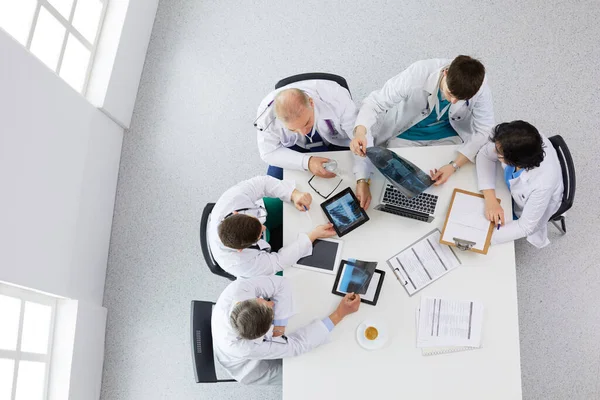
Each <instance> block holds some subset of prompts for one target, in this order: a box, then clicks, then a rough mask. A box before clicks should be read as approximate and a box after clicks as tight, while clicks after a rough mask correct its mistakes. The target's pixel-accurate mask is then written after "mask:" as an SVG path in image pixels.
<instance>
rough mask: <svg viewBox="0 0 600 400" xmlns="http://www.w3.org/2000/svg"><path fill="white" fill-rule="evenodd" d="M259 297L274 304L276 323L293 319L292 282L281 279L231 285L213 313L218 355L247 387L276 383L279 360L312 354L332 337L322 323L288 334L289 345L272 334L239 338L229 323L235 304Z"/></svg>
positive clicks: (275, 278) (222, 363) (258, 279)
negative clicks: (252, 337)
mask: <svg viewBox="0 0 600 400" xmlns="http://www.w3.org/2000/svg"><path fill="white" fill-rule="evenodd" d="M257 297H262V298H270V299H271V300H273V301H274V302H275V307H274V312H275V320H278V319H287V318H290V317H291V316H292V315H293V313H294V310H293V301H292V290H291V288H290V284H289V282H288V281H287V280H286V279H285V278H283V277H280V276H261V277H254V278H249V279H241V280H240V279H238V280H237V281H235V282H232V283H231V284H230V285H229V286H228V287H227V288H226V289H225V290H224V291H223V293H222V294H221V296H219V300H217V304H216V305H215V307H214V308H213V314H212V337H213V347H214V351H215V356H216V358H217V360H218V361H219V363H220V364H221V365H222V366H223V367H224V368H225V369H226V370H227V371H228V372H229V374H230V375H231V376H232V377H233V378H234V379H236V380H237V381H239V382H241V383H245V384H269V383H274V382H277V381H278V377H279V375H280V374H281V368H282V367H281V362H280V361H278V360H279V359H281V358H284V357H294V356H297V355H300V354H302V353H305V352H307V351H310V350H312V349H313V348H315V347H317V346H319V345H321V344H323V343H325V342H326V341H327V340H328V337H329V329H327V327H326V326H325V324H324V323H323V322H322V321H319V320H316V321H314V322H312V323H311V324H309V325H307V326H305V327H303V328H301V329H298V330H297V331H295V332H293V333H287V332H286V334H287V339H288V340H287V343H286V342H285V341H284V340H283V338H272V333H271V331H270V332H269V333H267V335H265V336H264V337H261V338H259V339H256V340H247V339H242V338H240V337H238V335H237V332H236V331H235V329H234V328H233V327H232V326H231V323H230V322H229V316H230V315H231V311H232V310H233V307H234V306H235V304H236V303H238V302H240V301H244V300H248V299H253V298H257ZM265 339H266V341H265ZM271 340H273V341H271Z"/></svg>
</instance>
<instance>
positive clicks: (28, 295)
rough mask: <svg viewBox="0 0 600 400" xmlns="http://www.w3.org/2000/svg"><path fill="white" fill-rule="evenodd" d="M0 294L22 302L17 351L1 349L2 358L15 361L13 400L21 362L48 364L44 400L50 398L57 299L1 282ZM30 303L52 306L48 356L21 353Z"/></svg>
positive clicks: (0, 356)
mask: <svg viewBox="0 0 600 400" xmlns="http://www.w3.org/2000/svg"><path fill="white" fill-rule="evenodd" d="M0 294H3V295H6V296H9V297H14V298H17V299H20V300H21V312H20V315H19V335H18V337H17V350H3V349H0V358H7V359H10V360H13V361H14V362H15V364H14V370H13V385H12V394H11V400H14V399H15V397H16V394H17V378H18V374H19V362H20V361H38V362H44V363H46V373H45V376H44V397H43V398H44V399H47V398H48V387H49V382H50V362H51V361H52V344H53V342H54V324H55V321H56V305H57V298H56V297H52V296H49V295H45V294H42V293H37V292H34V291H31V290H26V289H21V288H19V287H16V286H10V285H6V284H4V283H2V282H0ZM26 301H30V302H33V303H38V304H43V305H46V306H50V309H51V314H50V331H49V336H48V348H47V349H46V354H37V353H29V352H24V351H21V339H22V336H23V320H24V318H25V302H26Z"/></svg>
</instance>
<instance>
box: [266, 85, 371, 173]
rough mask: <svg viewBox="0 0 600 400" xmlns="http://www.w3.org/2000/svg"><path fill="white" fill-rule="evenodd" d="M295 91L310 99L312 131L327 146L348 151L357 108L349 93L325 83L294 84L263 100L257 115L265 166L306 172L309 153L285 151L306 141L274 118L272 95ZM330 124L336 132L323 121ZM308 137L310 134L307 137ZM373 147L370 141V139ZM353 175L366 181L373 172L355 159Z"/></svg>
mask: <svg viewBox="0 0 600 400" xmlns="http://www.w3.org/2000/svg"><path fill="white" fill-rule="evenodd" d="M290 88H296V89H300V90H303V91H304V92H306V94H308V96H310V97H311V98H312V99H313V102H314V107H315V121H316V126H315V130H316V131H317V132H319V135H320V136H321V138H323V139H324V140H325V141H326V142H329V143H330V144H334V145H337V146H344V147H349V146H350V141H351V140H352V137H353V136H352V130H353V129H354V121H355V120H356V113H357V108H356V104H354V101H353V100H352V98H350V93H349V92H348V91H347V90H346V89H345V88H343V87H342V86H340V85H338V84H337V83H336V82H333V81H328V80H308V81H300V82H294V83H291V84H289V85H287V86H284V87H282V88H279V89H277V90H274V91H273V92H271V93H269V94H268V95H267V97H265V98H264V99H263V101H262V102H261V103H260V106H259V107H258V111H257V118H258V119H257V121H256V123H257V125H258V128H262V129H264V127H267V128H266V129H265V130H264V131H261V130H260V129H257V139H258V151H259V153H260V157H261V158H262V159H263V161H265V162H266V163H268V164H270V165H274V166H277V167H281V168H287V169H296V170H305V171H306V170H308V160H309V159H310V156H311V154H310V153H299V152H296V151H294V150H291V149H288V147H291V146H293V145H295V144H297V145H299V146H300V147H303V145H304V144H305V143H310V141H308V139H307V137H306V136H304V135H301V134H299V133H296V132H292V131H290V130H288V129H287V128H286V127H285V125H284V124H283V123H282V122H281V121H280V120H278V119H277V118H276V116H275V105H274V104H271V105H270V106H269V103H271V102H272V101H273V99H274V98H275V95H277V93H279V92H280V91H282V90H285V89H290ZM326 119H329V120H331V121H332V122H333V125H334V127H335V132H332V131H331V130H330V128H329V126H328V125H327V124H326V123H325V120H326ZM309 135H310V133H309ZM370 144H371V145H372V144H373V138H370ZM353 171H354V174H355V176H356V179H362V178H365V179H366V178H369V177H370V176H371V174H372V172H373V170H372V165H371V163H370V161H369V160H368V159H367V158H365V157H359V156H355V157H354V169H353Z"/></svg>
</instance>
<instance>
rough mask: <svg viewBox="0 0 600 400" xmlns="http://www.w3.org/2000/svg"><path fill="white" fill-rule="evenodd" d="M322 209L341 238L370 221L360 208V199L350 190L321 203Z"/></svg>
mask: <svg viewBox="0 0 600 400" xmlns="http://www.w3.org/2000/svg"><path fill="white" fill-rule="evenodd" d="M321 208H322V209H323V211H324V212H325V215H326V216H327V219H329V221H330V222H331V223H332V224H333V229H335V231H336V233H337V234H338V236H339V237H342V236H344V235H346V234H348V233H350V232H352V231H353V230H354V229H356V228H358V227H359V226H361V225H362V224H364V223H365V222H367V221H368V220H369V216H368V215H367V213H366V212H365V210H363V209H362V208H361V207H360V203H359V201H358V199H357V198H356V196H355V195H354V192H352V189H350V188H347V189H345V190H342V191H341V192H340V193H338V194H336V195H335V196H334V197H332V198H331V199H329V200H327V201H325V202H323V203H321Z"/></svg>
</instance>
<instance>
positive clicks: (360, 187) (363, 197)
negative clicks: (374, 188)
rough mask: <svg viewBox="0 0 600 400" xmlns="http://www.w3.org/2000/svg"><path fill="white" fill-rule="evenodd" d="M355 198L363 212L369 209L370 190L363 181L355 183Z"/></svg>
mask: <svg viewBox="0 0 600 400" xmlns="http://www.w3.org/2000/svg"><path fill="white" fill-rule="evenodd" d="M356 198H357V199H358V201H360V206H361V207H362V209H363V210H366V209H367V208H369V205H370V204H371V189H370V187H369V184H368V183H367V182H365V181H360V182H358V183H356Z"/></svg>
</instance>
